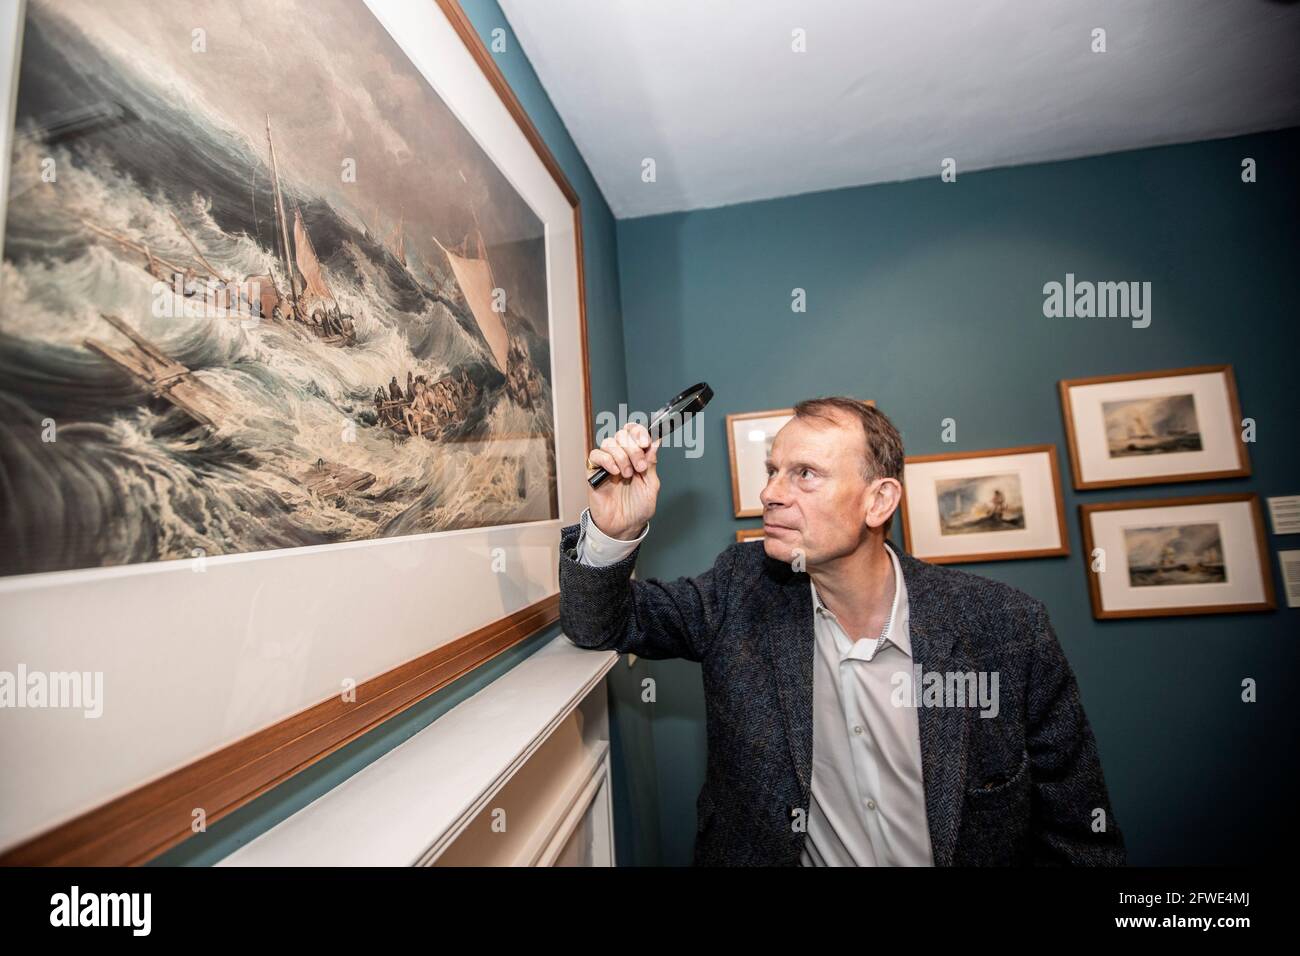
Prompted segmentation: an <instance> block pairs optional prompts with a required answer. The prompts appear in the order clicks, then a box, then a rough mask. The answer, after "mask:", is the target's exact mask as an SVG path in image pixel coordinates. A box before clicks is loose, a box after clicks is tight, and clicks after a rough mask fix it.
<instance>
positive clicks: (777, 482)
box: [758, 475, 784, 508]
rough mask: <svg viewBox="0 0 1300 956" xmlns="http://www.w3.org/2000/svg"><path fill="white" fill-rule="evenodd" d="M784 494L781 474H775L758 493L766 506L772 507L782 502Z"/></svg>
mask: <svg viewBox="0 0 1300 956" xmlns="http://www.w3.org/2000/svg"><path fill="white" fill-rule="evenodd" d="M783 496H784V487H783V486H782V484H781V477H780V475H773V476H772V477H771V478H769V479H768V480H767V484H765V485H764V486H763V490H762V491H760V492H759V493H758V500H759V501H761V502H762V503H763V507H764V508H770V507H772V506H773V505H779V504H781V502H782V500H783Z"/></svg>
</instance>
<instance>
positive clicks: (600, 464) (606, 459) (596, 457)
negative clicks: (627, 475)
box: [587, 448, 623, 476]
mask: <svg viewBox="0 0 1300 956" xmlns="http://www.w3.org/2000/svg"><path fill="white" fill-rule="evenodd" d="M587 467H588V468H589V469H590V470H591V471H595V470H596V469H597V468H604V469H605V470H606V471H607V472H609V473H610V475H613V476H618V475H621V474H622V473H623V471H622V469H621V468H619V467H618V462H616V461H615V460H614V456H613V455H611V454H610V453H609V452H607V451H601V450H600V449H599V448H593V449H592V450H591V453H590V454H589V455H587Z"/></svg>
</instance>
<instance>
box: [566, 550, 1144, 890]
mask: <svg viewBox="0 0 1300 956" xmlns="http://www.w3.org/2000/svg"><path fill="white" fill-rule="evenodd" d="M578 536H579V525H577V524H573V525H569V526H567V527H565V528H562V529H561V531H560V626H561V628H562V629H563V631H564V633H565V634H566V635H567V637H568V638H569V640H570V641H572V642H573V643H574V644H576V645H577V646H579V647H584V648H590V649H593V650H615V651H618V652H620V653H632V654H636V655H638V656H640V657H645V658H649V659H652V660H653V659H662V658H670V657H681V658H685V659H687V660H691V661H697V662H698V663H699V664H700V665H701V668H702V672H703V679H704V698H705V719H706V734H707V741H708V758H707V770H706V773H705V781H704V786H703V788H702V789H701V791H700V795H699V798H698V800H697V801H696V810H697V824H696V838H695V855H694V862H695V864H696V865H728V866H731V865H757V866H796V865H798V864H799V860H800V853H801V851H802V849H803V841H804V839H805V837H806V825H801V824H800V821H801V820H802V821H806V815H807V808H808V807H809V805H810V804H809V801H810V790H811V783H812V781H811V775H812V753H813V657H814V623H813V605H812V593H811V590H810V588H809V578H808V574H807V573H806V572H796V571H794V570H793V569H792V567H791V565H789V564H787V563H785V562H782V561H777V560H775V559H773V558H769V557H768V556H767V555H766V553H765V552H764V549H763V543H762V542H761V541H751V542H737V543H735V544H732V545H731V546H730V547H728V548H727V549H726V550H725V551H723V552H722V553H721V554H720V555H718V557H717V560H716V561H715V562H714V564H713V567H711V568H709V569H708V570H707V571H705V572H704V573H703V574H700V575H698V576H697V577H693V578H686V577H681V578H677V579H676V580H674V581H662V580H658V579H654V578H651V579H648V580H644V581H642V580H637V579H634V578H632V571H633V568H634V566H635V564H636V558H637V554H638V553H639V551H640V548H639V547H638V548H637V550H636V551H633V552H632V553H631V554H629V555H627V556H626V557H625V558H623V559H622V560H620V561H618V562H617V563H615V564H612V565H609V566H606V567H592V566H589V565H585V564H580V563H579V562H578V561H577V550H576V546H577V543H578ZM889 546H890V547H893V545H892V544H890V545H889ZM894 550H895V553H896V554H897V555H898V560H899V565H900V566H901V568H902V570H903V579H904V583H905V585H906V587H907V593H908V600H909V602H910V604H911V622H910V635H911V642H912V651H913V662H914V665H920V666H921V667H922V668H923V669H924V671H926V672H930V671H936V672H941V673H945V674H946V673H951V672H972V671H973V672H976V673H978V672H981V671H985V672H989V673H991V672H995V671H996V672H997V673H998V692H999V708H998V714H997V716H995V717H984V716H981V714H980V709H979V707H978V705H977V704H976V703H974V702H968V704H967V706H964V707H963V706H920V707H919V708H918V718H919V725H920V738H921V769H922V785H923V788H924V791H925V804H926V806H925V810H926V820H927V823H928V826H929V830H930V842H931V846H932V849H933V853H934V862H935V864H936V865H937V866H971V865H1028V864H1046V865H1053V864H1056V865H1080V864H1087V865H1110V866H1117V865H1123V864H1124V862H1125V851H1124V843H1123V838H1122V836H1121V834H1120V830H1119V827H1118V825H1117V823H1116V821H1115V817H1114V814H1113V812H1112V811H1111V806H1110V801H1109V798H1108V796H1107V792H1106V784H1105V781H1104V779H1103V777H1102V770H1101V764H1100V761H1099V759H1098V755H1097V747H1096V743H1095V741H1094V739H1093V734H1092V729H1091V727H1090V726H1089V724H1088V719H1087V717H1086V716H1085V715H1084V712H1083V707H1082V705H1081V704H1080V701H1079V691H1078V687H1077V685H1076V683H1075V678H1074V674H1073V672H1072V671H1071V669H1070V665H1069V663H1068V662H1067V661H1066V658H1065V655H1064V653H1063V652H1062V650H1061V647H1060V644H1059V643H1058V642H1057V639H1056V635H1055V633H1054V632H1053V630H1052V625H1051V623H1050V621H1049V620H1048V616H1047V611H1046V609H1045V608H1044V606H1043V604H1042V602H1040V601H1037V600H1035V599H1034V598H1032V597H1030V596H1029V595H1027V594H1025V593H1023V592H1021V591H1018V590H1016V589H1015V588H1013V587H1010V586H1008V585H1005V584H1001V583H999V582H996V581H991V580H988V579H986V578H981V577H978V576H977V575H974V574H970V573H967V572H964V571H959V570H956V569H954V568H947V567H941V566H938V565H932V564H927V563H926V562H924V561H920V560H918V559H916V558H914V557H912V556H911V555H909V554H907V553H905V552H903V551H902V550H901V549H898V548H894ZM1103 815H1104V816H1103ZM1101 824H1104V826H1103V825H1101Z"/></svg>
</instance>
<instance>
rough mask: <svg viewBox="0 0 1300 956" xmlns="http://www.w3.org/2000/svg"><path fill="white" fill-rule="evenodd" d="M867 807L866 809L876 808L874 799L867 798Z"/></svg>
mask: <svg viewBox="0 0 1300 956" xmlns="http://www.w3.org/2000/svg"><path fill="white" fill-rule="evenodd" d="M867 809H868V810H874V809H876V801H875V800H868V801H867Z"/></svg>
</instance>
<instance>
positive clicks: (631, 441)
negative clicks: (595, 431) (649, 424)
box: [614, 428, 650, 472]
mask: <svg viewBox="0 0 1300 956" xmlns="http://www.w3.org/2000/svg"><path fill="white" fill-rule="evenodd" d="M614 437H615V438H617V439H618V443H619V444H620V445H621V446H622V447H623V448H624V449H625V450H626V452H627V457H628V461H630V462H631V463H632V467H633V468H634V469H636V470H637V471H638V472H640V471H645V470H646V469H647V468H648V467H650V466H649V465H648V464H646V460H645V449H644V448H642V447H641V446H640V445H639V444H637V439H636V438H635V436H633V435H632V433H631V432H630V431H629V430H628V429H623V428H620V429H619V432H618V434H617V435H616V436H614Z"/></svg>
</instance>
